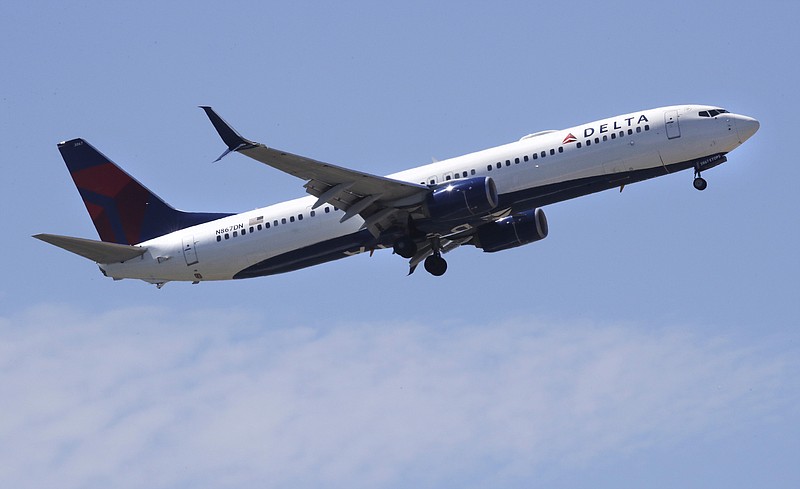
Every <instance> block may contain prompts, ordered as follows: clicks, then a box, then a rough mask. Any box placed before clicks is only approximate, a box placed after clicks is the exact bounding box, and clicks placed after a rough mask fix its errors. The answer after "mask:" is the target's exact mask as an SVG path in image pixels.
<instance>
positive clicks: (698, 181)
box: [692, 166, 708, 191]
mask: <svg viewBox="0 0 800 489" xmlns="http://www.w3.org/2000/svg"><path fill="white" fill-rule="evenodd" d="M692 185H694V188H696V189H697V190H701V191H702V190H705V189H706V187H708V182H706V179H705V178H703V177H701V176H700V167H697V166H696V167H694V181H693V182H692Z"/></svg>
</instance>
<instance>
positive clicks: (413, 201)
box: [201, 106, 430, 237]
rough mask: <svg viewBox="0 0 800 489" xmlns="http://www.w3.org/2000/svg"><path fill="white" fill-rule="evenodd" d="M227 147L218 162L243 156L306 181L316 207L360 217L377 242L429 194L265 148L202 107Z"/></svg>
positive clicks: (420, 187)
mask: <svg viewBox="0 0 800 489" xmlns="http://www.w3.org/2000/svg"><path fill="white" fill-rule="evenodd" d="M201 108H202V109H203V110H204V111H205V112H206V115H208V118H209V119H210V120H211V123H212V124H213V125H214V128H215V129H216V130H217V132H218V133H219V135H220V137H221V138H222V140H223V141H224V142H225V144H226V145H227V146H228V149H227V150H225V152H224V153H222V155H221V156H220V157H219V158H217V161H219V160H220V159H222V158H223V157H224V156H226V155H227V154H228V153H230V152H237V153H242V154H243V155H245V156H249V157H250V158H253V159H254V160H256V161H260V162H261V163H264V164H266V165H269V166H271V167H273V168H276V169H278V170H281V171H283V172H285V173H288V174H290V175H293V176H295V177H298V178H300V179H303V180H305V181H306V183H305V185H303V187H305V189H306V192H308V193H309V194H311V195H313V196H315V197H317V202H316V203H315V204H314V206H313V207H314V208H317V207H319V206H321V205H323V204H326V203H327V204H331V205H333V206H336V207H338V208H340V209H342V210H344V211H345V214H344V216H343V217H342V219H341V221H342V222H344V221H346V220H348V219H351V218H352V217H354V216H356V215H359V216H361V217H362V218H363V219H364V225H363V227H364V228H367V229H368V230H369V231H370V232H371V233H372V234H373V236H375V237H378V236H379V235H380V234H381V232H383V231H385V230H386V229H388V228H389V227H391V226H392V225H401V226H404V225H405V222H406V221H407V220H408V214H409V212H411V211H413V210H414V209H415V208H417V207H419V206H420V205H421V204H422V202H423V201H424V200H425V197H426V196H427V195H428V194H429V193H430V189H429V188H428V187H427V186H425V185H419V184H415V183H412V182H404V181H400V180H394V179H391V178H386V177H381V176H377V175H372V174H369V173H364V172H359V171H356V170H350V169H348V168H343V167H340V166H336V165H332V164H330V163H324V162H322V161H317V160H314V159H311V158H306V157H305V156H299V155H296V154H292V153H288V152H286V151H281V150H278V149H274V148H269V147H267V146H265V145H263V144H261V143H257V142H254V141H250V140H248V139H245V138H243V137H242V136H241V135H239V133H238V132H236V130H235V129H233V128H232V127H231V126H230V125H229V124H228V123H227V122H225V121H224V120H223V119H222V118H221V117H220V116H219V115H218V114H217V113H216V112H215V111H214V109H212V108H211V107H207V106H201Z"/></svg>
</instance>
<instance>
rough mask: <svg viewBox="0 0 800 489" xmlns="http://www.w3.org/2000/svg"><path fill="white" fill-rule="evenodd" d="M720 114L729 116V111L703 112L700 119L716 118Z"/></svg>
mask: <svg viewBox="0 0 800 489" xmlns="http://www.w3.org/2000/svg"><path fill="white" fill-rule="evenodd" d="M720 114H728V111H727V110H725V109H714V110H702V111H700V114H699V115H700V117H716V116H718V115H720Z"/></svg>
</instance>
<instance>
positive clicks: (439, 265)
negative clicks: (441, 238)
mask: <svg viewBox="0 0 800 489" xmlns="http://www.w3.org/2000/svg"><path fill="white" fill-rule="evenodd" d="M425 270H426V271H427V272H428V273H430V274H431V275H433V276H434V277H441V276H442V275H444V272H446V271H447V262H446V261H445V259H444V258H442V254H441V253H440V252H438V251H436V252H434V254H432V255H431V256H429V257H428V258H425Z"/></svg>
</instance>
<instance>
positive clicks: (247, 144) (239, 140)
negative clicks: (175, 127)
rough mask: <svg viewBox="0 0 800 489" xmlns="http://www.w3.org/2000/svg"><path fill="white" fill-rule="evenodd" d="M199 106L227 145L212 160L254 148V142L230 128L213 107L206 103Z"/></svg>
mask: <svg viewBox="0 0 800 489" xmlns="http://www.w3.org/2000/svg"><path fill="white" fill-rule="evenodd" d="M200 108H201V109H203V110H204V111H205V112H206V115H207V116H208V118H209V119H210V120H211V124H213V125H214V129H216V130H217V132H218V133H219V137H221V138H222V141H223V142H224V143H225V144H227V145H228V149H226V150H225V152H224V153H222V154H221V155H220V157H219V158H217V159H216V160H214V162H217V161H219V160H221V159H222V158H224V157H225V156H227V155H228V153H230V152H232V151H239V150H242V149H248V148H254V147H255V146H256V143H254V142H253V141H250V140H248V139H245V138H243V137H242V136H241V135H240V134H239V133H238V132H236V130H235V129H234V128H232V127H231V126H230V124H228V123H227V122H225V121H224V120H223V119H222V117H220V116H219V115H218V114H217V113H216V112H214V109H212V108H211V107H209V106H207V105H201V106H200Z"/></svg>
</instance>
